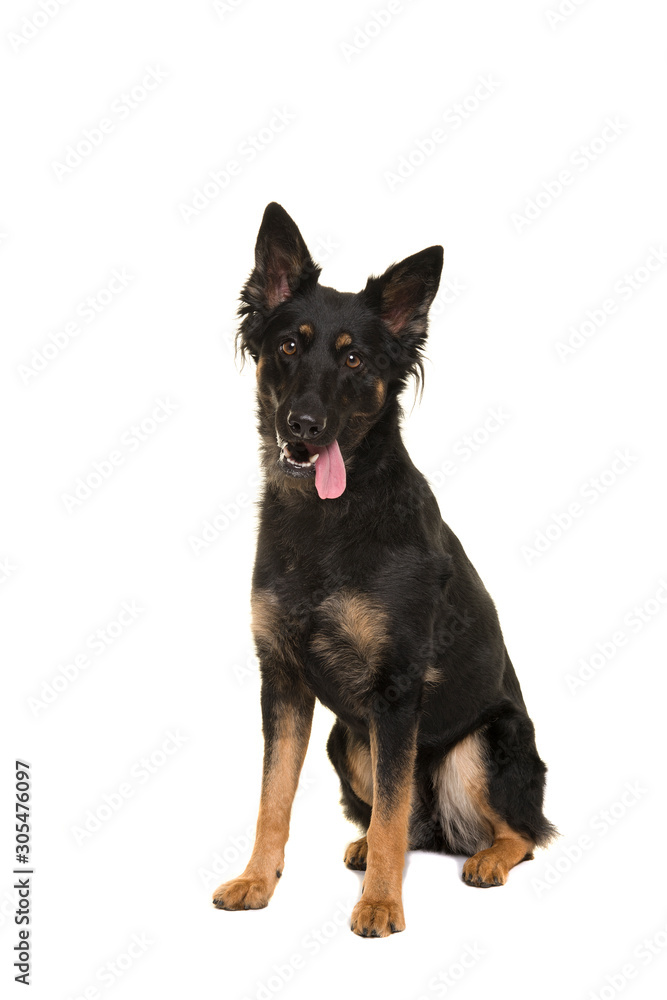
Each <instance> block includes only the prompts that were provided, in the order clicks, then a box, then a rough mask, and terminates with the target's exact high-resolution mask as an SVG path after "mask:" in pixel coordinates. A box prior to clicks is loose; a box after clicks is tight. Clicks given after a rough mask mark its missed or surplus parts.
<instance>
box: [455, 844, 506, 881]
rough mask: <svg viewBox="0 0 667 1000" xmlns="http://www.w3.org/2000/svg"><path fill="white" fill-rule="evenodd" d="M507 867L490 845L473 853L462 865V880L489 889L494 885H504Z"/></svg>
mask: <svg viewBox="0 0 667 1000" xmlns="http://www.w3.org/2000/svg"><path fill="white" fill-rule="evenodd" d="M508 874H509V869H508V867H507V865H506V864H505V863H504V862H503V860H502V859H501V858H499V857H498V852H497V851H494V849H493V848H492V847H488V848H487V849H486V850H485V851H480V852H479V854H475V855H473V857H472V858H468V860H467V861H466V862H465V864H464V865H463V881H464V882H465V883H466V885H474V886H477V888H478V889H489V888H491V887H493V886H495V885H505V882H507V876H508Z"/></svg>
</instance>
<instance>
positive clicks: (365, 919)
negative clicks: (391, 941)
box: [350, 899, 405, 937]
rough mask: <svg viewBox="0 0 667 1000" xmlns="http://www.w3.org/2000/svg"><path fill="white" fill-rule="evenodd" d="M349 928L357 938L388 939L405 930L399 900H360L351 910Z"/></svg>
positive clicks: (401, 905) (401, 906)
mask: <svg viewBox="0 0 667 1000" xmlns="http://www.w3.org/2000/svg"><path fill="white" fill-rule="evenodd" d="M350 928H351V929H352V930H353V931H354V933H355V934H358V935H359V937H389V935H390V934H396V933H397V932H398V931H404V930H405V917H404V916H403V904H402V903H401V901H400V899H398V900H392V899H378V900H372V899H360V900H359V902H358V903H357V905H356V906H355V908H354V909H353V910H352V920H351V923H350Z"/></svg>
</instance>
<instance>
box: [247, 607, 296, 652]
mask: <svg viewBox="0 0 667 1000" xmlns="http://www.w3.org/2000/svg"><path fill="white" fill-rule="evenodd" d="M251 628H252V633H253V637H254V639H255V643H256V645H257V649H258V651H262V652H263V653H264V654H265V655H266V654H268V655H270V656H271V657H272V658H273V660H274V662H275V664H276V665H279V664H281V663H283V664H285V665H287V666H292V667H295V666H296V667H299V666H300V658H299V655H298V630H297V626H296V623H295V622H294V621H292V620H291V618H290V617H289V615H286V614H285V613H284V610H283V609H282V608H281V606H280V603H279V601H278V598H277V597H276V595H275V594H274V593H272V591H270V590H254V591H253V593H252V597H251Z"/></svg>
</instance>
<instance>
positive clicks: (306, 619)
mask: <svg viewBox="0 0 667 1000" xmlns="http://www.w3.org/2000/svg"><path fill="white" fill-rule="evenodd" d="M323 594H324V592H323V591H322V590H318V589H315V590H314V591H311V592H309V593H304V592H303V591H301V592H296V593H294V594H293V596H292V597H290V595H289V587H287V588H286V587H285V586H280V587H276V588H266V589H257V590H255V591H254V592H253V601H252V606H253V617H252V627H253V634H254V638H255V643H256V645H257V651H258V655H259V657H260V663H261V667H262V670H268V671H271V673H272V675H273V677H274V678H275V679H276V680H278V682H279V683H282V684H285V685H289V684H295V683H299V682H303V683H305V684H306V685H307V686H308V687H309V688H310V689H311V690H312V691H313V693H314V694H315V695H316V696H317V697H318V698H319V699H320V701H322V702H323V704H325V705H327V707H329V708H331V709H332V711H334V712H336V713H337V714H349V713H352V714H354V715H355V716H363V715H365V714H366V713H367V711H368V708H369V707H370V703H371V700H372V698H373V694H374V691H375V690H376V686H377V680H378V677H379V675H380V673H381V671H382V667H383V664H384V662H385V656H386V653H387V651H388V649H389V646H390V633H389V620H388V615H387V612H386V610H385V609H384V607H383V606H382V604H381V603H380V601H379V600H378V599H377V598H375V597H373V596H371V595H369V594H368V593H364V592H362V591H361V590H359V589H356V588H353V587H341V588H340V589H338V590H335V591H334V592H333V593H328V594H327V595H326V596H323Z"/></svg>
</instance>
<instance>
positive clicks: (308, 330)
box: [299, 323, 315, 340]
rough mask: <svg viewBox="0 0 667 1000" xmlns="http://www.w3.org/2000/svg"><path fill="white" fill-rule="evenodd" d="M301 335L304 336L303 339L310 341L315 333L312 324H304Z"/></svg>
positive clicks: (300, 329)
mask: <svg viewBox="0 0 667 1000" xmlns="http://www.w3.org/2000/svg"><path fill="white" fill-rule="evenodd" d="M299 333H300V334H301V335H302V337H305V338H306V340H310V338H311V337H312V336H313V334H314V333H315V331H314V330H313V327H312V324H311V323H302V324H301V326H300V327H299Z"/></svg>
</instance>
